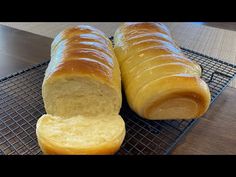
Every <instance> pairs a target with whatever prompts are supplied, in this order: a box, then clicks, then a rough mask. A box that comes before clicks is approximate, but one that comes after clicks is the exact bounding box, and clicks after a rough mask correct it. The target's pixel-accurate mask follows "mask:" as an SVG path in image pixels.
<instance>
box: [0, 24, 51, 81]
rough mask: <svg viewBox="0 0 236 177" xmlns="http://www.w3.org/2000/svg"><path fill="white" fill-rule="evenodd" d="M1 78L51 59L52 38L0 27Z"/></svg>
mask: <svg viewBox="0 0 236 177" xmlns="http://www.w3.org/2000/svg"><path fill="white" fill-rule="evenodd" d="M0 39H1V40H0V62H1V63H0V77H4V76H6V75H9V74H12V73H14V72H17V71H19V70H22V69H23V68H26V67H29V66H30V65H33V64H36V63H40V62H43V61H45V60H48V59H49V56H50V45H51V42H52V39H51V38H47V37H44V36H40V35H36V34H33V33H29V32H25V31H21V30H17V29H14V28H10V27H7V26H3V25H0Z"/></svg>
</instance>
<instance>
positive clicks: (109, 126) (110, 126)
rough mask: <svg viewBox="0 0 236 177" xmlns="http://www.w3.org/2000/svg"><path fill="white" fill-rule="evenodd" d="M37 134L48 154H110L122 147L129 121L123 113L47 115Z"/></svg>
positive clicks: (41, 121)
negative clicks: (126, 125)
mask: <svg viewBox="0 0 236 177" xmlns="http://www.w3.org/2000/svg"><path fill="white" fill-rule="evenodd" d="M36 134H37V138H38V142H39V146H40V148H41V150H42V151H43V153H44V154H54V155H56V154H64V155H72V154H73V155H76V154H77V155H83V154H84V155H106V154H114V153H116V152H117V151H118V149H119V148H120V146H121V144H122V142H123V140H124V136H125V124H124V121H123V119H122V118H121V117H120V116H119V115H109V116H105V115H104V116H97V117H84V116H75V117H71V118H67V119H65V118H61V117H57V116H52V115H49V114H45V115H43V116H42V117H41V118H40V119H39V120H38V122H37V128H36Z"/></svg>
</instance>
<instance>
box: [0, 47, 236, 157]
mask: <svg viewBox="0 0 236 177" xmlns="http://www.w3.org/2000/svg"><path fill="white" fill-rule="evenodd" d="M182 50H183V52H184V53H185V54H186V55H187V56H188V57H189V58H190V59H192V60H195V61H196V62H198V63H199V64H200V65H201V67H202V68H203V75H202V78H203V79H204V80H205V81H206V82H207V83H208V85H209V88H210V91H211V95H212V98H211V102H213V101H215V99H216V98H217V96H218V95H219V94H220V93H221V92H222V91H223V90H224V89H225V87H226V86H227V85H228V84H229V82H230V81H231V80H232V79H233V78H234V76H235V75H236V66H234V65H232V64H229V63H226V62H223V61H221V60H218V59H214V58H211V57H208V56H204V55H202V54H199V53H197V52H194V51H190V50H188V49H184V48H182ZM47 64H48V62H44V63H42V64H38V65H35V66H33V67H31V68H28V69H25V70H23V71H21V72H18V73H15V74H13V75H11V76H8V77H5V78H2V79H0V154H22V155H23V154H29V155H34V154H41V151H40V148H39V147H38V143H37V139H36V134H35V125H36V122H37V119H38V118H39V117H40V116H41V115H42V114H44V113H45V110H44V106H43V100H42V97H41V86H42V81H43V77H44V72H45V70H46V68H47ZM123 97H124V98H123V104H122V108H121V112H120V114H121V116H122V117H123V118H124V120H125V122H126V130H127V133H126V137H125V141H124V143H123V144H122V147H121V149H120V151H119V152H118V153H117V155H125V154H129V155H132V154H169V153H170V152H171V150H172V149H173V147H174V146H175V145H176V144H177V143H178V142H179V140H180V139H181V137H183V136H184V135H185V134H186V133H187V131H188V130H189V129H190V128H191V127H192V126H193V125H194V124H195V123H196V122H197V120H189V121H186V120H179V121H175V120H172V121H148V120H144V119H142V118H140V117H139V116H137V115H136V114H135V113H134V112H132V111H131V110H130V108H129V106H128V104H127V102H126V99H125V94H123Z"/></svg>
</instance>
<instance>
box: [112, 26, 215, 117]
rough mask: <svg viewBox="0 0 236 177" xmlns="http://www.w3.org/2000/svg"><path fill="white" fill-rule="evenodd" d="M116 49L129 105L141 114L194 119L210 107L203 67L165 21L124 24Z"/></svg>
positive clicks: (116, 35)
mask: <svg viewBox="0 0 236 177" xmlns="http://www.w3.org/2000/svg"><path fill="white" fill-rule="evenodd" d="M114 50H115V54H116V56H117V59H118V62H119V64H120V68H121V75H122V82H123V86H124V90H125V94H126V97H127V101H128V103H129V106H130V107H131V109H132V110H133V111H134V112H136V113H137V114H138V115H140V116H141V117H143V118H146V119H151V120H165V119H192V118H198V117H201V116H202V115H203V114H204V113H205V112H206V111H207V109H208V107H209V104H210V100H211V96H210V91H209V88H208V86H207V84H206V83H205V82H204V81H203V80H202V79H201V78H200V76H201V67H200V66H199V65H198V64H197V63H196V62H194V61H192V60H190V59H188V58H187V57H186V56H185V55H184V54H183V53H182V52H181V49H180V48H179V47H178V45H177V44H176V42H175V41H174V39H173V38H172V36H171V33H170V31H169V30H168V28H167V27H166V26H165V25H164V24H162V23H154V22H131V23H124V24H122V25H121V26H120V27H119V28H118V29H117V30H116V32H115V35H114Z"/></svg>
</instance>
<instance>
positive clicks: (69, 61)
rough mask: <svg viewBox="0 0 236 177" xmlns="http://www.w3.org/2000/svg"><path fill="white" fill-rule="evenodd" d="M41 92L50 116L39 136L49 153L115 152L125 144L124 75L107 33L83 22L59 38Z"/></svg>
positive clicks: (40, 127)
mask: <svg viewBox="0 0 236 177" xmlns="http://www.w3.org/2000/svg"><path fill="white" fill-rule="evenodd" d="M42 96H43V102H44V107H45V110H46V112H47V114H45V115H43V116H42V117H41V118H40V119H39V120H38V122H37V125H36V134H37V138H38V143H39V146H40V148H41V150H42V151H43V153H44V154H87V155H89V154H114V153H115V152H116V151H117V150H118V149H119V148H120V145H121V144H122V142H123V140H124V136H125V124H124V121H123V119H122V118H121V117H120V116H119V111H120V108H121V102H122V97H121V75H120V69H119V65H118V61H117V59H116V56H115V54H114V50H113V47H112V43H111V41H110V40H109V39H108V38H107V37H106V36H105V34H104V33H103V32H101V31H100V30H98V29H96V28H94V27H91V26H87V25H79V26H76V27H71V28H67V29H65V30H64V31H62V32H61V33H59V34H58V35H57V36H56V37H55V39H54V41H53V42H52V45H51V60H50V63H49V65H48V68H47V69H46V72H45V77H44V80H43V85H42Z"/></svg>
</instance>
